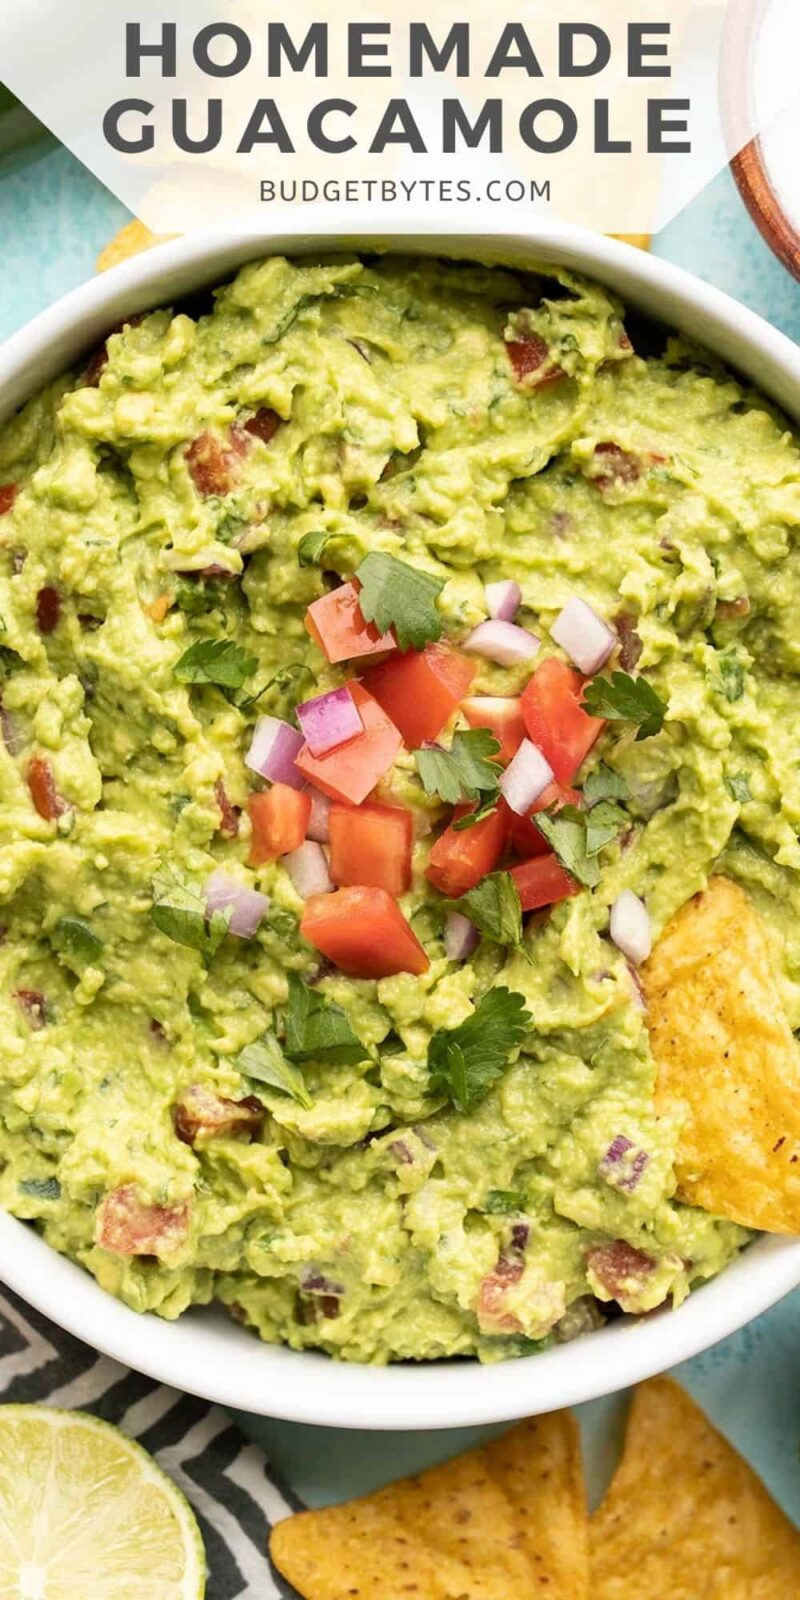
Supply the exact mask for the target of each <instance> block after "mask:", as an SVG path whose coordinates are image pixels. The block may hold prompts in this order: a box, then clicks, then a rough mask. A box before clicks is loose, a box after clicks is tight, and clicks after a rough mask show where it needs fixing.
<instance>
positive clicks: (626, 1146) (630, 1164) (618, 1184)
mask: <svg viewBox="0 0 800 1600" xmlns="http://www.w3.org/2000/svg"><path fill="white" fill-rule="evenodd" d="M631 1152H632V1153H631ZM649 1160H650V1157H649V1155H648V1154H647V1151H646V1150H637V1149H635V1147H634V1144H633V1142H632V1140H631V1139H628V1138H626V1136H625V1134H624V1133H618V1134H617V1136H616V1138H615V1139H612V1141H611V1144H610V1145H609V1147H608V1149H607V1151H606V1153H605V1155H604V1156H603V1157H602V1159H601V1161H600V1162H599V1163H598V1167H597V1170H598V1172H599V1174H600V1176H601V1178H605V1180H606V1182H607V1183H610V1184H611V1187H612V1188H613V1189H623V1190H624V1191H625V1193H626V1194H633V1192H634V1189H635V1188H636V1187H637V1185H638V1183H639V1179H640V1178H641V1176H642V1173H643V1172H644V1169H645V1167H646V1166H647V1164H648V1162H649Z"/></svg>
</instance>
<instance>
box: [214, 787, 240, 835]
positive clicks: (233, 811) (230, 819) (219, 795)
mask: <svg viewBox="0 0 800 1600" xmlns="http://www.w3.org/2000/svg"><path fill="white" fill-rule="evenodd" d="M214 799H215V800H216V802H217V805H218V806H219V831H220V833H221V834H222V837H223V839H237V838H238V837H239V809H238V806H234V805H231V802H230V800H229V799H228V791H227V789H226V788H225V785H224V783H223V781H222V779H221V778H218V779H217V781H216V783H215V784H214Z"/></svg>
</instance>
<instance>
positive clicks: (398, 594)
mask: <svg viewBox="0 0 800 1600" xmlns="http://www.w3.org/2000/svg"><path fill="white" fill-rule="evenodd" d="M356 577H357V579H358V581H359V583H360V584H361V593H360V595H359V597H358V604H359V609H360V611H361V614H362V616H363V617H364V619H365V621H367V622H374V624H375V626H376V628H377V629H378V632H379V633H388V631H389V629H390V628H394V632H395V636H396V638H397V643H398V644H399V646H400V649H401V650H422V649H423V648H424V646H425V645H426V644H430V643H432V642H433V641H434V640H436V639H441V636H442V619H441V616H440V615H439V612H438V610H437V607H436V600H437V597H438V596H439V595H440V594H441V592H442V590H443V588H444V578H434V577H433V576H432V575H431V573H430V572H420V571H419V570H418V568H417V567H411V566H409V564H408V562H407V561H398V560H397V557H396V556H388V555H385V554H384V553H383V552H382V551H379V550H374V551H372V552H371V554H370V555H368V556H365V557H364V560H363V561H362V563H361V565H360V567H358V568H357V569H356Z"/></svg>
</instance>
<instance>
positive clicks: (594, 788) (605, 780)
mask: <svg viewBox="0 0 800 1600" xmlns="http://www.w3.org/2000/svg"><path fill="white" fill-rule="evenodd" d="M583 798H584V800H585V801H586V804H587V806H593V805H596V804H597V802H598V800H627V799H628V785H627V783H626V782H625V779H624V778H622V777H620V774H619V773H618V772H614V770H613V768H612V767H607V766H606V764H605V762H604V761H601V762H600V764H599V766H597V767H595V770H594V772H590V773H589V776H588V778H587V779H586V782H585V783H584V785H583Z"/></svg>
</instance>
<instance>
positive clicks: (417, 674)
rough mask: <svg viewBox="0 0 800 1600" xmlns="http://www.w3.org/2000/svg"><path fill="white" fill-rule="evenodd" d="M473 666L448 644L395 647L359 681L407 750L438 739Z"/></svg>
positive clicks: (472, 675) (469, 677)
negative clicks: (386, 717)
mask: <svg viewBox="0 0 800 1600" xmlns="http://www.w3.org/2000/svg"><path fill="white" fill-rule="evenodd" d="M476 671H477V666H476V664H475V662H473V661H467V659H466V657H465V656H462V655H461V654H460V652H459V651H458V650H453V649H452V648H451V647H450V645H448V644H426V646H425V649H424V650H404V651H403V652H402V653H401V652H399V651H398V652H396V653H395V654H394V655H393V656H391V657H390V658H389V660H388V661H383V662H380V663H379V664H378V665H376V666H374V667H369V668H368V670H367V671H366V672H365V673H364V677H363V679H362V682H363V684H364V687H365V688H366V689H369V692H370V694H371V695H374V696H375V699H376V700H377V702H378V704H379V705H381V706H383V709H384V711H385V712H386V715H387V716H388V717H391V719H392V722H393V723H394V725H395V727H396V728H399V729H400V732H401V733H402V735H403V742H404V743H405V744H406V745H407V746H408V748H409V750H415V749H416V748H417V747H418V746H419V745H421V744H424V743H425V740H426V739H436V738H438V736H439V734H440V733H441V731H442V729H443V728H444V727H445V726H446V725H447V723H448V722H449V721H450V718H451V717H452V715H453V712H454V711H455V710H456V709H457V707H458V706H459V704H460V702H461V701H462V700H463V698H464V695H465V694H466V692H467V690H468V688H469V687H470V684H471V683H472V680H473V678H474V676H475V673H476Z"/></svg>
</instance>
